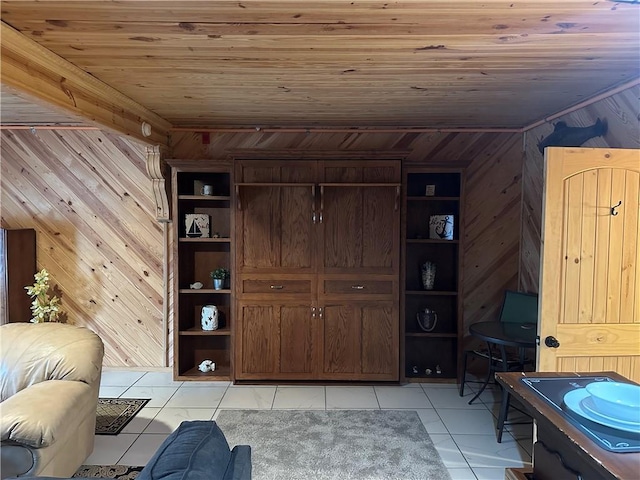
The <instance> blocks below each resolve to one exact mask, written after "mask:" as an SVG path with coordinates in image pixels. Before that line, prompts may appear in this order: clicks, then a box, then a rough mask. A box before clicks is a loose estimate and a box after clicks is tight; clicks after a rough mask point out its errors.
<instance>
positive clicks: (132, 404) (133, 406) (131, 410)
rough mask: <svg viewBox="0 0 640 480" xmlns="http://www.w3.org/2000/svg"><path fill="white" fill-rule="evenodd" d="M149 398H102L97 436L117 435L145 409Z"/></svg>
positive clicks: (97, 419)
mask: <svg viewBox="0 0 640 480" xmlns="http://www.w3.org/2000/svg"><path fill="white" fill-rule="evenodd" d="M149 400H150V399H148V398H100V399H98V409H97V417H96V435H117V434H119V433H120V432H121V431H122V429H123V428H124V427H125V426H126V425H127V424H128V423H129V422H130V421H131V420H133V417H135V416H136V414H137V413H138V412H139V411H140V410H141V409H142V407H144V406H145V405H146V404H147V403H148V402H149Z"/></svg>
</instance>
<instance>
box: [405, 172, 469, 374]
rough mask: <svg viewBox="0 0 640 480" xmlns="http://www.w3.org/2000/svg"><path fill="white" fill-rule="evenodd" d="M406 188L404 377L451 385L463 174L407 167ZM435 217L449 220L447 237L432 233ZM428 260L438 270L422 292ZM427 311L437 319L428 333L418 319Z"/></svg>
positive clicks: (458, 317) (457, 332)
mask: <svg viewBox="0 0 640 480" xmlns="http://www.w3.org/2000/svg"><path fill="white" fill-rule="evenodd" d="M404 185H405V194H404V210H403V234H402V239H403V246H402V263H403V265H402V301H401V306H402V317H403V333H404V338H403V340H404V342H403V351H404V374H405V378H406V379H407V380H409V381H411V380H413V379H415V380H417V381H425V380H427V379H429V380H434V381H438V380H443V381H451V380H453V379H456V378H457V375H458V358H459V347H460V339H461V332H462V326H461V323H462V310H461V301H462V299H461V285H462V278H461V272H462V268H461V259H462V257H461V252H462V247H461V242H462V238H463V234H462V226H463V219H462V215H463V211H462V204H463V202H462V198H463V176H462V170H457V169H434V168H416V167H414V168H408V169H406V170H405V172H404ZM436 215H440V216H441V215H448V216H450V217H452V218H449V219H448V220H447V221H452V222H453V225H452V227H453V237H452V238H451V239H447V238H440V235H439V234H438V233H436V234H435V235H434V234H433V232H430V220H431V217H432V216H436ZM434 220H435V219H434ZM450 227H451V225H447V226H446V228H447V229H448V228H450ZM437 232H439V233H440V234H441V235H442V236H444V237H446V235H445V234H444V233H443V231H442V229H441V227H437ZM434 237H436V238H434ZM426 262H432V263H434V264H435V266H436V273H435V281H434V284H433V288H431V289H427V288H425V284H424V283H423V279H422V265H423V264H425V263H426ZM426 309H429V310H430V311H432V312H435V315H437V322H436V323H435V326H434V327H433V329H432V330H431V331H425V330H424V329H423V328H421V327H420V326H419V323H418V315H419V314H420V313H421V312H424V311H425V310H426ZM432 318H433V317H432ZM423 325H424V324H423ZM431 326H433V325H431ZM431 326H429V328H430V327H431Z"/></svg>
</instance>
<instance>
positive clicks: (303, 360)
mask: <svg viewBox="0 0 640 480" xmlns="http://www.w3.org/2000/svg"><path fill="white" fill-rule="evenodd" d="M310 310H311V309H310V306H309V305H283V306H282V307H281V309H280V327H281V329H282V330H281V334H280V339H281V342H280V372H281V373H305V372H306V373H312V372H313V364H314V362H313V360H314V357H315V355H314V351H315V349H316V346H315V345H314V341H313V338H314V335H313V333H314V332H313V327H312V325H311V311H310Z"/></svg>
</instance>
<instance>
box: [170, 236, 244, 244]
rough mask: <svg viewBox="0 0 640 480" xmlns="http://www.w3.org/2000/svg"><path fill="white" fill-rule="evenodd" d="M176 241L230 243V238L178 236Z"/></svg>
mask: <svg viewBox="0 0 640 480" xmlns="http://www.w3.org/2000/svg"><path fill="white" fill-rule="evenodd" d="M178 241H179V242H184V243H231V239H230V238H229V237H218V238H208V237H204V238H203V237H194V238H191V237H180V238H179V239H178Z"/></svg>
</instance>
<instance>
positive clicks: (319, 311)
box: [318, 307, 323, 318]
mask: <svg viewBox="0 0 640 480" xmlns="http://www.w3.org/2000/svg"><path fill="white" fill-rule="evenodd" d="M318 316H319V317H320V318H322V316H323V312H322V307H320V308H318Z"/></svg>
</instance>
